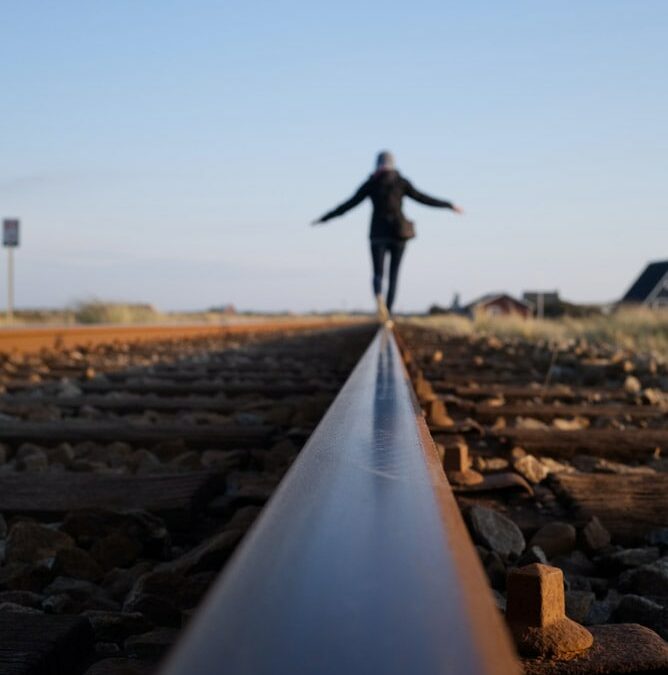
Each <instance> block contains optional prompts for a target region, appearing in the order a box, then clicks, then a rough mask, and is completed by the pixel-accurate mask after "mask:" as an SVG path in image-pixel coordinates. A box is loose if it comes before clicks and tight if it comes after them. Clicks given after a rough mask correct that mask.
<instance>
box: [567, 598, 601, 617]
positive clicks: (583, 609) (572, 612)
mask: <svg viewBox="0 0 668 675" xmlns="http://www.w3.org/2000/svg"><path fill="white" fill-rule="evenodd" d="M595 599H596V596H595V595H594V594H593V593H591V592H590V591H566V616H568V617H569V618H570V619H573V621H576V622H577V623H584V622H585V620H586V618H587V616H588V614H589V611H590V610H591V606H592V604H593V603H594V600H595Z"/></svg>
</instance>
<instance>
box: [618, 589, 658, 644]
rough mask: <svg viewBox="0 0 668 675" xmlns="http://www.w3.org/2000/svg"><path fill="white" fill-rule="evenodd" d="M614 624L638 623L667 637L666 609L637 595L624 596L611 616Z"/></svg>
mask: <svg viewBox="0 0 668 675" xmlns="http://www.w3.org/2000/svg"><path fill="white" fill-rule="evenodd" d="M612 619H613V620H614V621H615V622H616V623H639V624H641V625H643V626H647V628H651V629H652V630H655V631H656V632H657V633H659V635H661V637H663V638H664V639H666V638H667V637H668V609H666V608H665V607H662V606H661V605H659V604H658V603H656V602H652V601H651V600H648V599H647V598H643V597H641V596H639V595H624V596H623V597H622V598H621V600H620V601H619V604H618V605H617V608H616V609H615V610H614V612H613V614H612Z"/></svg>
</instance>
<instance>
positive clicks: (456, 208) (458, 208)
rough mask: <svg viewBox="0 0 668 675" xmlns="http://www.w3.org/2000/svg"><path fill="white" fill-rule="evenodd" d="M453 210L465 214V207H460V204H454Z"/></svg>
mask: <svg viewBox="0 0 668 675" xmlns="http://www.w3.org/2000/svg"><path fill="white" fill-rule="evenodd" d="M452 210H453V211H454V212H455V213H458V214H459V215H460V216H461V215H463V213H464V209H462V208H460V207H459V206H455V205H453V207H452Z"/></svg>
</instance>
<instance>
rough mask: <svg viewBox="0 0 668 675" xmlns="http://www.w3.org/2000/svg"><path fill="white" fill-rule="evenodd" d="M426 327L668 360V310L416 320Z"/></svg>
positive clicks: (444, 316) (446, 317)
mask: <svg viewBox="0 0 668 675" xmlns="http://www.w3.org/2000/svg"><path fill="white" fill-rule="evenodd" d="M412 321H415V322H416V323H418V324H420V325H424V326H431V327H434V328H438V329H440V330H444V331H445V332H447V333H450V334H453V335H472V334H477V335H496V336H498V337H521V338H524V339H526V340H529V341H547V342H550V343H555V344H556V343H559V342H564V341H566V340H572V339H585V340H587V341H590V342H593V343H597V344H606V345H611V346H613V347H619V348H623V349H629V350H632V351H635V352H638V353H652V354H654V355H656V356H658V357H660V358H661V359H662V360H667V359H668V311H652V310H649V309H623V310H619V311H618V312H615V313H613V314H609V315H603V316H591V317H585V318H572V317H563V318H560V319H528V320H527V319H522V318H520V317H513V316H510V317H485V316H479V317H476V318H475V319H473V320H471V319H467V318H465V317H461V316H449V315H443V316H433V317H427V318H414V319H412Z"/></svg>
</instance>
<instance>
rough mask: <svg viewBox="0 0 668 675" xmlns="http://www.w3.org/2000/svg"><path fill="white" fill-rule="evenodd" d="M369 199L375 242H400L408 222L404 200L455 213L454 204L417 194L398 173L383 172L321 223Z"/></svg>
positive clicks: (377, 173) (372, 176)
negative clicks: (393, 240)
mask: <svg viewBox="0 0 668 675" xmlns="http://www.w3.org/2000/svg"><path fill="white" fill-rule="evenodd" d="M366 197H369V198H370V199H371V201H372V202H373V215H372V216H371V232H370V234H369V236H370V237H371V239H399V238H401V237H400V236H399V232H400V228H401V223H402V221H405V220H406V216H404V214H403V212H402V210H401V200H402V199H403V198H404V197H411V198H412V199H414V200H415V201H416V202H420V203H421V204H427V205H428V206H440V207H442V208H446V209H451V208H452V204H451V203H450V202H446V201H445V200H443V199H434V197H429V196H428V195H425V194H423V193H422V192H419V191H418V190H416V189H415V188H414V187H413V186H412V185H411V183H410V182H409V181H408V180H406V179H405V178H404V177H403V176H402V175H401V174H400V173H399V172H398V171H379V172H376V173H374V174H372V175H371V176H370V177H369V179H368V180H367V181H366V182H365V183H364V184H363V185H362V186H361V187H360V188H359V190H357V192H356V193H355V194H354V195H353V196H352V197H351V198H350V199H349V200H348V201H346V202H343V204H341V205H339V206H337V207H336V208H335V209H333V210H332V211H329V212H328V213H326V214H325V215H324V216H323V217H322V218H321V219H320V221H321V222H325V221H326V220H329V219H330V218H335V217H336V216H340V215H342V214H344V213H345V212H346V211H349V210H350V209H352V208H353V207H354V206H357V205H358V204H359V203H360V202H362V201H364V199H365V198H366Z"/></svg>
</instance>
